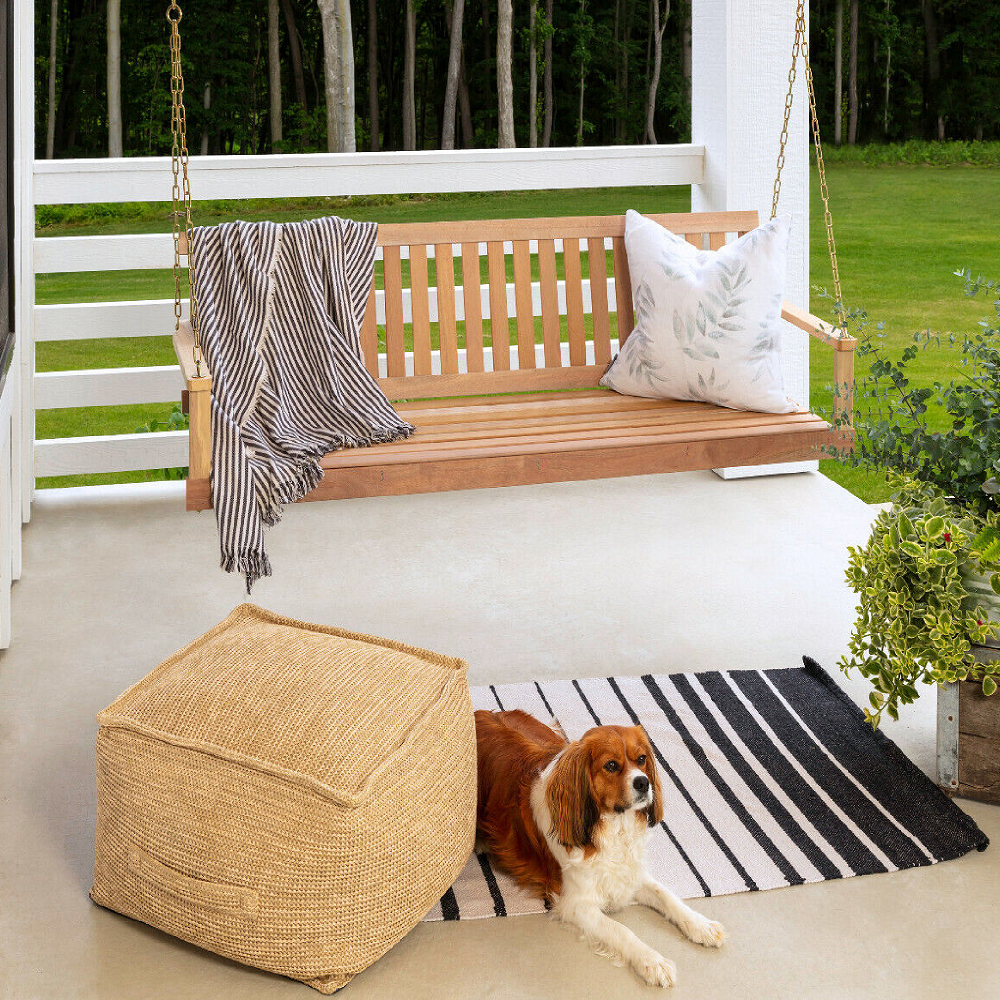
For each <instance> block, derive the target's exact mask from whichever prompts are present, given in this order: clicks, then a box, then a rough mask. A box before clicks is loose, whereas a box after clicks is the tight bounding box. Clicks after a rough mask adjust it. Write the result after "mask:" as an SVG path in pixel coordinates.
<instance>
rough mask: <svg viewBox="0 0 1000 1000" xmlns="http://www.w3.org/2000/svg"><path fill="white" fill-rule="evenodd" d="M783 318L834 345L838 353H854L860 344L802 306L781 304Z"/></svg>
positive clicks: (789, 303)
mask: <svg viewBox="0 0 1000 1000" xmlns="http://www.w3.org/2000/svg"><path fill="white" fill-rule="evenodd" d="M781 318H782V319H784V320H787V321H788V322H789V323H791V324H792V326H797V327H798V328H799V329H800V330H805V332H806V333H808V334H809V335H810V336H812V337H815V338H816V339H817V340H822V341H823V343H825V344H830V345H832V347H833V349H834V350H836V351H853V350H854V348H855V347H856V346H857V343H858V342H857V340H855V339H854V337H846V336H841V333H840V331H839V330H838V329H837V328H836V327H835V326H834V325H833V324H832V323H827V322H826V321H825V320H821V319H820V318H819V317H818V316H813V315H812V313H809V312H807V311H806V310H805V309H803V308H801V306H795V305H792V303H791V302H782V303H781Z"/></svg>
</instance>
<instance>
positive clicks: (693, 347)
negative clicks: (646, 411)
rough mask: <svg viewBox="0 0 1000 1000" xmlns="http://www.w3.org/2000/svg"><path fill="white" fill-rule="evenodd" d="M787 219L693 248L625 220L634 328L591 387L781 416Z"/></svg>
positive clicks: (635, 218)
mask: <svg viewBox="0 0 1000 1000" xmlns="http://www.w3.org/2000/svg"><path fill="white" fill-rule="evenodd" d="M789 228H790V217H789V216H787V215H786V216H779V217H778V218H776V219H772V220H771V221H770V222H767V223H765V224H764V225H763V226H760V227H759V228H758V229H755V230H753V231H752V232H749V233H747V234H746V235H745V236H741V237H740V238H739V239H738V240H736V241H735V242H734V243H729V244H727V245H726V246H724V247H722V249H720V250H698V249H696V248H695V247H693V246H692V245H691V244H690V243H688V242H687V240H685V239H684V238H683V237H682V236H677V235H676V234H674V233H671V232H669V231H668V230H666V229H664V228H663V226H661V225H659V224H658V223H656V222H653V221H652V220H651V219H646V218H644V217H643V216H641V215H639V213H638V212H633V211H629V212H628V213H627V214H626V216H625V250H626V253H627V254H628V265H629V271H630V272H631V276H632V300H633V304H634V307H635V329H634V330H633V331H632V333H631V334H629V337H628V339H627V340H626V341H625V343H624V345H623V346H622V348H621V351H620V352H619V354H618V357H617V358H615V360H614V361H613V362H612V363H611V366H610V368H608V370H607V372H606V373H605V375H604V377H603V378H602V379H601V385H603V386H607V387H608V388H609V389H614V390H615V391H616V392H620V393H623V394H625V395H629V396H650V397H657V398H666V399H691V400H699V401H703V402H706V403H715V404H717V405H719V406H728V407H731V408H732V409H734V410H761V411H763V412H765V413H790V412H792V411H794V410H798V409H800V407H799V405H798V404H797V403H796V402H795V401H794V400H791V399H789V398H788V396H787V395H786V393H785V386H784V379H783V378H782V374H781V302H782V299H783V297H784V290H785V258H786V256H787V253H788V233H789Z"/></svg>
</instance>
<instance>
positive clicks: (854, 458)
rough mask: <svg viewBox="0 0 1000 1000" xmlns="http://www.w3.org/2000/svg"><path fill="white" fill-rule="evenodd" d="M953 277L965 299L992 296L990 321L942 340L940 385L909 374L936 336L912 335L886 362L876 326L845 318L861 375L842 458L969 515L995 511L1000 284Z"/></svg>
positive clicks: (999, 457)
mask: <svg viewBox="0 0 1000 1000" xmlns="http://www.w3.org/2000/svg"><path fill="white" fill-rule="evenodd" d="M958 274H959V276H960V277H963V278H964V279H965V283H966V293H967V294H968V295H969V296H975V295H977V294H979V293H980V292H985V293H987V294H991V295H992V296H993V300H994V301H993V309H994V315H993V316H991V317H987V318H984V319H983V320H981V322H980V324H979V328H978V329H977V330H976V331H974V332H973V333H967V334H965V335H964V336H963V337H961V338H958V337H956V336H954V335H949V336H948V337H947V338H946V340H947V343H948V345H949V346H950V347H952V348H957V350H958V357H957V362H956V363H955V364H954V366H953V367H952V371H953V375H952V377H951V378H950V379H949V380H947V381H945V380H942V379H936V380H935V381H934V383H933V384H932V385H930V386H928V385H921V384H919V383H916V382H914V380H913V379H911V376H910V368H911V366H912V365H913V364H914V362H915V361H916V360H917V358H918V356H919V355H920V353H921V351H922V350H926V349H927V348H928V347H930V346H931V345H933V346H934V347H936V348H940V347H941V346H942V337H941V336H940V335H933V334H931V333H930V332H929V331H927V332H924V333H922V334H916V335H914V342H913V343H911V344H910V345H909V346H907V347H906V348H905V349H904V350H903V351H902V353H901V354H900V355H899V356H898V357H894V356H891V355H889V354H888V353H887V352H886V351H885V350H884V348H883V345H882V340H883V339H884V331H883V329H882V328H881V326H879V325H876V327H875V329H874V331H871V330H870V324H869V323H868V319H867V316H866V315H865V314H864V313H862V312H853V313H850V314H849V315H848V322H849V323H853V324H854V325H855V326H857V327H860V328H861V329H862V331H863V332H862V334H861V335H860V337H859V345H858V351H857V354H858V357H859V359H861V360H862V362H863V363H864V364H866V365H867V371H866V372H864V374H863V375H862V376H861V377H860V378H859V380H858V382H857V384H856V386H855V395H856V399H857V401H858V416H857V420H856V430H857V440H856V445H855V450H854V452H853V453H852V454H849V455H846V456H844V458H845V461H846V462H847V463H848V464H849V465H852V466H854V467H861V468H864V469H867V470H874V469H892V470H895V471H897V472H900V473H904V474H906V475H908V476H911V477H913V478H914V479H916V480H918V481H920V482H922V483H927V484H928V485H931V486H933V487H935V488H936V489H937V490H938V491H940V492H941V493H943V494H944V495H946V496H949V497H953V498H954V499H955V500H956V502H957V503H958V504H959V505H960V506H962V507H965V508H968V509H969V510H971V511H974V512H979V513H986V512H987V511H992V512H994V513H1000V485H998V482H997V476H998V474H1000V286H998V285H997V283H996V282H993V281H988V280H986V279H985V278H982V277H973V276H972V274H971V272H969V271H967V270H966V271H961V272H958ZM866 328H868V329H866ZM941 367H942V368H944V367H946V366H945V365H942V366H941Z"/></svg>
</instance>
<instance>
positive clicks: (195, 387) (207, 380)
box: [173, 320, 212, 392]
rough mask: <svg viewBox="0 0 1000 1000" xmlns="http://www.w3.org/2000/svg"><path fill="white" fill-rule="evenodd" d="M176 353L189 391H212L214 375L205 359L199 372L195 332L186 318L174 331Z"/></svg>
mask: <svg viewBox="0 0 1000 1000" xmlns="http://www.w3.org/2000/svg"><path fill="white" fill-rule="evenodd" d="M173 339H174V353H175V354H176V355H177V363H178V364H179V365H180V366H181V375H183V376H184V385H185V387H186V388H187V391H188V392H210V391H211V389H212V376H211V375H210V374H209V371H208V365H207V364H206V363H205V359H204V358H202V361H201V373H200V374H199V373H198V370H197V368H196V367H195V363H194V332H193V331H192V330H191V324H190V323H189V322H187V321H186V320H184V321H182V322H181V325H180V327H179V328H178V329H177V330H176V331H174V338H173Z"/></svg>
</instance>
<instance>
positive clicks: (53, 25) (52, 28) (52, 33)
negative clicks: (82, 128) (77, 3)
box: [45, 0, 59, 160]
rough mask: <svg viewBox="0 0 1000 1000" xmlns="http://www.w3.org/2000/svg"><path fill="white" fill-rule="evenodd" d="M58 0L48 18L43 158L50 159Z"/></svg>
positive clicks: (53, 136) (52, 151) (53, 131)
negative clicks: (46, 110) (47, 102)
mask: <svg viewBox="0 0 1000 1000" xmlns="http://www.w3.org/2000/svg"><path fill="white" fill-rule="evenodd" d="M58 26H59V0H52V8H51V11H50V20H49V107H48V120H47V121H46V123H45V159H47V160H51V159H52V157H53V156H55V151H56V64H57V62H58V43H59V32H58V30H57V29H58Z"/></svg>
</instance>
